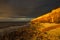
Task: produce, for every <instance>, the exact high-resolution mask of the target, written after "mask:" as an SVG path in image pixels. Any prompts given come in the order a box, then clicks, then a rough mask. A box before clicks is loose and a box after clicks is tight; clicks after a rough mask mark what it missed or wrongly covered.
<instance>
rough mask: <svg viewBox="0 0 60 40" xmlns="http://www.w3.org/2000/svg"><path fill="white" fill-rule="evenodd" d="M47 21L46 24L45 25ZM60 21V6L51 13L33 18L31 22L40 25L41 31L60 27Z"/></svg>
mask: <svg viewBox="0 0 60 40" xmlns="http://www.w3.org/2000/svg"><path fill="white" fill-rule="evenodd" d="M45 23H46V25H44V24H45ZM58 23H60V8H57V9H54V10H52V11H51V12H50V13H46V14H45V15H42V16H40V17H37V18H35V19H33V20H31V24H32V25H33V26H35V27H40V30H41V31H49V30H52V29H56V28H59V27H60V24H58ZM50 24H52V25H50ZM47 25H48V26H47ZM41 26H44V27H41Z"/></svg>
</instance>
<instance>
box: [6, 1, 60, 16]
mask: <svg viewBox="0 0 60 40" xmlns="http://www.w3.org/2000/svg"><path fill="white" fill-rule="evenodd" d="M5 3H6V4H8V6H10V7H11V10H12V11H13V12H12V14H13V17H19V16H25V17H38V16H40V15H43V14H45V13H47V12H50V11H51V10H52V9H55V8H58V7H60V0H6V1H5Z"/></svg>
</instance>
